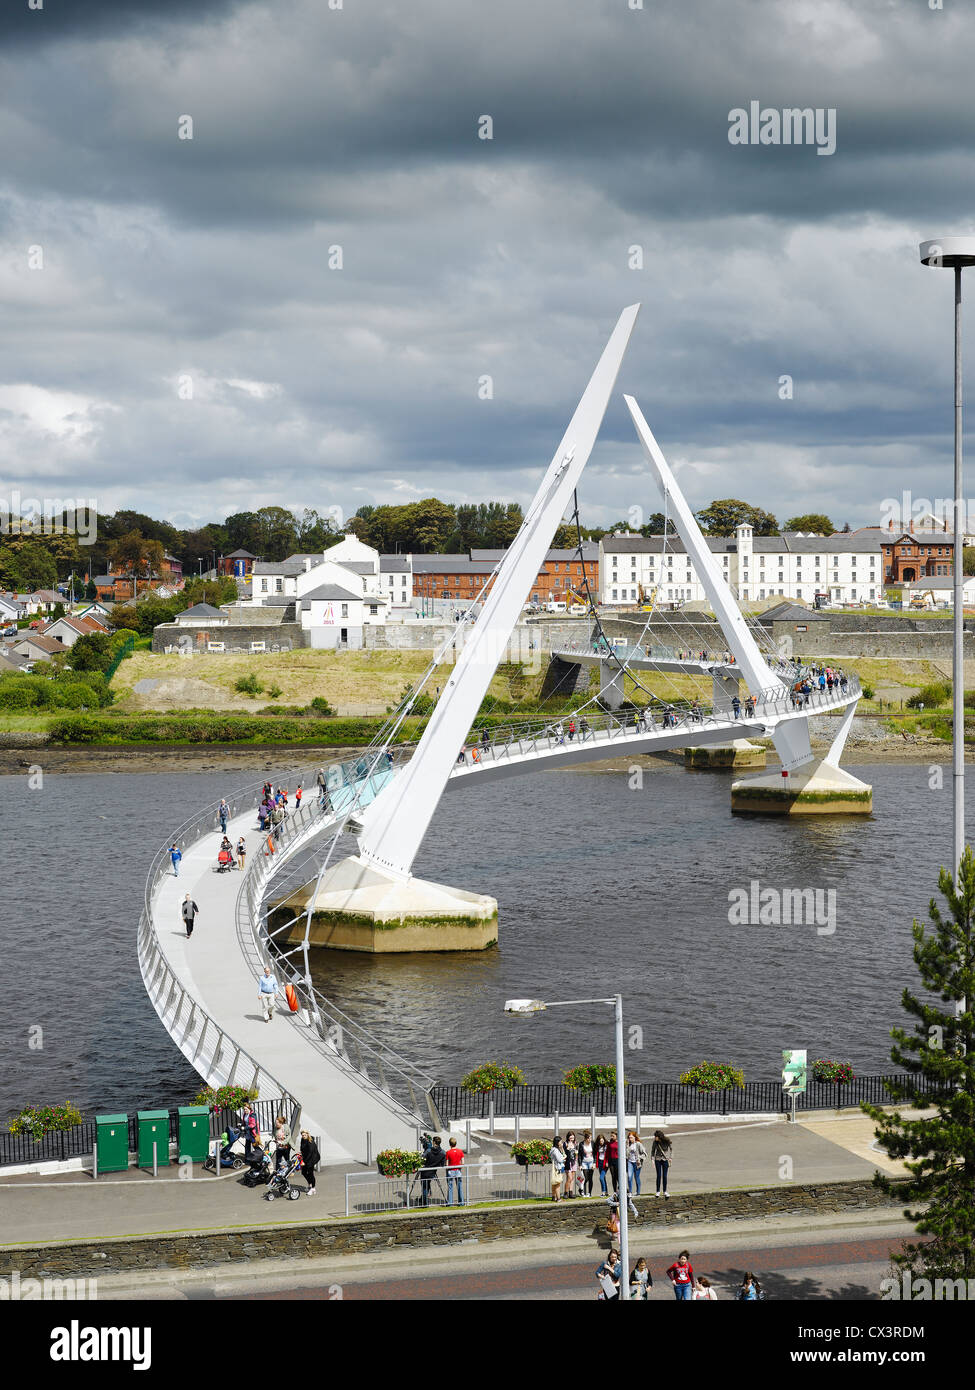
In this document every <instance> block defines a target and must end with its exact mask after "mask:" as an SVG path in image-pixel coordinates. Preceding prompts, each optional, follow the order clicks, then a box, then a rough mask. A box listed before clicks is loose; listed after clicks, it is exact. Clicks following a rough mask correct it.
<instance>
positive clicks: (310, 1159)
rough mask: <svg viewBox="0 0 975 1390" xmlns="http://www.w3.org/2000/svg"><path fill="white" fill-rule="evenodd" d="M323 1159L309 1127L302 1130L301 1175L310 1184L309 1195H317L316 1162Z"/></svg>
mask: <svg viewBox="0 0 975 1390" xmlns="http://www.w3.org/2000/svg"><path fill="white" fill-rule="evenodd" d="M321 1161H322V1156H321V1154H320V1153H319V1152H318V1145H317V1144H316V1143H315V1141H314V1139H313V1138H312V1137H311V1135H310V1134H309V1133H308V1131H307V1129H303V1130H302V1131H301V1176H302V1177H303V1178H304V1180H305V1182H306V1183H307V1184H308V1193H307V1195H308V1196H309V1197H314V1195H315V1164H316V1163H320V1162H321Z"/></svg>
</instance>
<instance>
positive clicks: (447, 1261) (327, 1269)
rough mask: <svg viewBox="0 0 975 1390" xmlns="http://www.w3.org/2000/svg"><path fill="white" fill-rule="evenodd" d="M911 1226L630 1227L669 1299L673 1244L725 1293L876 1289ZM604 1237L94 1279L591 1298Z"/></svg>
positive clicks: (358, 1294) (864, 1293)
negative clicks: (749, 1278)
mask: <svg viewBox="0 0 975 1390" xmlns="http://www.w3.org/2000/svg"><path fill="white" fill-rule="evenodd" d="M909 1234H910V1228H909V1227H908V1226H907V1224H906V1223H905V1222H904V1221H903V1220H902V1219H901V1218H900V1217H899V1216H898V1215H897V1214H896V1213H887V1212H885V1213H884V1214H883V1215H882V1216H881V1215H880V1214H878V1213H872V1214H871V1213H862V1214H858V1215H856V1216H852V1215H847V1216H846V1217H837V1216H828V1217H818V1218H817V1217H813V1218H804V1219H801V1220H799V1219H794V1220H788V1219H785V1220H779V1221H775V1220H771V1219H768V1218H766V1219H764V1220H762V1221H755V1222H748V1223H746V1222H741V1223H738V1222H736V1223H735V1228H734V1229H733V1230H729V1229H728V1226H727V1225H726V1224H723V1225H722V1226H716V1225H714V1224H711V1225H710V1226H703V1225H702V1226H698V1227H692V1226H690V1225H688V1226H680V1227H676V1228H673V1229H671V1230H667V1231H664V1232H661V1231H660V1230H659V1229H656V1230H654V1231H653V1232H651V1231H650V1230H649V1229H648V1230H647V1231H646V1233H645V1234H644V1233H643V1232H641V1230H640V1228H639V1226H637V1227H636V1228H635V1229H633V1230H632V1231H631V1240H630V1250H631V1255H632V1258H633V1260H634V1261H635V1260H636V1258H637V1257H638V1256H640V1255H641V1254H642V1255H644V1256H645V1257H646V1259H647V1261H648V1263H649V1265H650V1269H651V1271H652V1273H653V1277H654V1281H655V1287H654V1290H653V1294H652V1298H653V1299H654V1300H656V1301H661V1300H662V1301H665V1302H674V1301H675V1300H674V1298H673V1295H672V1293H671V1290H670V1287H669V1285H668V1284H667V1281H666V1277H665V1273H664V1271H665V1270H666V1268H667V1266H668V1265H669V1264H671V1263H672V1262H673V1260H674V1259H675V1257H676V1255H677V1253H678V1251H679V1250H681V1249H683V1248H684V1247H686V1248H687V1249H688V1250H689V1251H690V1253H691V1263H692V1265H693V1267H694V1270H695V1273H697V1274H699V1275H700V1274H707V1276H708V1277H709V1278H710V1279H711V1280H712V1282H713V1284H714V1285H715V1288H716V1290H717V1293H718V1298H719V1299H720V1300H722V1301H726V1300H728V1299H730V1298H731V1297H732V1296H733V1290H734V1289H735V1288H736V1287H737V1285H738V1284H739V1282H740V1280H741V1276H742V1273H743V1272H744V1271H745V1270H746V1269H748V1270H753V1271H754V1272H756V1273H757V1274H758V1275H759V1277H760V1279H761V1280H762V1282H763V1284H764V1287H765V1289H766V1291H767V1295H768V1298H769V1299H771V1300H776V1301H781V1300H800V1301H804V1300H828V1301H837V1300H870V1299H877V1298H879V1290H880V1281H881V1280H882V1279H883V1278H885V1277H886V1275H887V1273H888V1269H889V1253H890V1251H891V1249H893V1248H895V1247H896V1246H897V1245H898V1244H899V1242H900V1241H901V1240H902V1239H903V1238H904V1237H905V1236H906V1235H909ZM606 1244H607V1242H605V1241H603V1242H601V1243H600V1244H597V1243H596V1241H594V1240H593V1239H592V1238H591V1237H589V1236H583V1235H577V1236H571V1237H562V1238H561V1239H558V1240H552V1239H549V1238H546V1239H543V1240H537V1241H525V1242H517V1241H504V1242H498V1243H494V1244H491V1245H478V1244H462V1245H452V1246H448V1247H442V1248H440V1249H419V1250H404V1249H399V1250H396V1251H390V1252H386V1251H383V1252H377V1253H376V1254H375V1255H370V1256H368V1257H365V1256H347V1257H345V1258H342V1259H329V1260H309V1261H302V1262H301V1264H300V1265H298V1266H297V1267H296V1265H295V1262H293V1261H291V1262H289V1261H284V1260H281V1261H274V1262H267V1261H264V1262H262V1263H261V1264H260V1265H259V1266H250V1267H247V1268H236V1269H227V1268H226V1267H224V1268H222V1269H221V1270H220V1271H219V1272H215V1273H212V1274H210V1273H201V1272H196V1273H193V1274H182V1273H178V1272H172V1271H160V1272H159V1273H158V1274H155V1275H148V1276H142V1278H141V1280H140V1282H138V1283H135V1284H134V1283H133V1282H132V1281H131V1278H130V1277H127V1276H117V1277H116V1279H114V1280H110V1281H106V1282H105V1283H102V1282H101V1281H100V1283H99V1297H100V1298H101V1299H105V1298H109V1299H111V1298H113V1297H126V1298H131V1297H142V1298H148V1299H172V1298H176V1299H191V1300H198V1299H204V1300H207V1299H217V1300H222V1299H271V1300H292V1299H300V1300H304V1299H322V1300H337V1299H343V1300H346V1301H376V1300H388V1299H392V1300H396V1301H438V1300H441V1299H450V1300H451V1301H454V1302H456V1301H458V1300H461V1301H469V1302H477V1301H484V1300H492V1301H493V1300H511V1299H518V1300H525V1299H527V1300H544V1299H571V1300H576V1301H586V1300H593V1299H594V1298H595V1295H596V1292H597V1290H596V1283H595V1279H594V1271H595V1268H596V1265H597V1264H598V1263H599V1262H600V1260H601V1259H602V1257H603V1248H604V1247H605V1245H606Z"/></svg>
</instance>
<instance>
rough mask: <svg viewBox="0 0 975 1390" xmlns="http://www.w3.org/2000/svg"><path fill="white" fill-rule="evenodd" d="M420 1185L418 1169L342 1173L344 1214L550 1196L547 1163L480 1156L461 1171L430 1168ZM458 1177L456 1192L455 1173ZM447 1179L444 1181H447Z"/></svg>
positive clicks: (420, 1208) (420, 1176)
mask: <svg viewBox="0 0 975 1390" xmlns="http://www.w3.org/2000/svg"><path fill="white" fill-rule="evenodd" d="M431 1171H432V1173H433V1176H432V1177H430V1178H429V1180H428V1181H427V1182H425V1181H424V1178H423V1176H422V1170H421V1171H420V1172H416V1173H409V1174H408V1175H407V1176H405V1177H401V1178H384V1177H383V1176H382V1174H377V1173H346V1175H345V1214H346V1216H353V1215H358V1214H362V1213H365V1212H376V1211H415V1210H421V1211H422V1210H424V1209H425V1208H428V1207H448V1206H456V1207H470V1206H476V1205H477V1204H478V1203H481V1202H512V1201H522V1200H528V1201H536V1202H537V1201H541V1200H544V1199H546V1198H548V1197H550V1196H551V1176H550V1174H551V1170H550V1168H549V1165H548V1164H547V1163H546V1164H539V1165H535V1166H533V1167H529V1166H523V1165H522V1164H520V1163H514V1162H500V1163H499V1162H496V1161H495V1160H493V1159H489V1158H485V1159H484V1160H483V1161H482V1162H479V1163H465V1164H463V1165H462V1166H461V1167H460V1168H454V1169H447V1168H435V1169H433V1170H431ZM458 1173H459V1174H460V1183H461V1186H460V1192H462V1193H463V1196H462V1197H461V1195H460V1192H459V1191H458V1185H457V1178H456V1174H458ZM448 1179H449V1180H448Z"/></svg>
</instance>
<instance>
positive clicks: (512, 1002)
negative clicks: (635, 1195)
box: [504, 994, 630, 1299]
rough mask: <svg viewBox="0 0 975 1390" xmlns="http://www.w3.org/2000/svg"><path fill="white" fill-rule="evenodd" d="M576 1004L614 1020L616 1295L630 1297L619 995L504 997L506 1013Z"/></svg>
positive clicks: (524, 1012) (621, 1033) (621, 998)
mask: <svg viewBox="0 0 975 1390" xmlns="http://www.w3.org/2000/svg"><path fill="white" fill-rule="evenodd" d="M577 1004H612V1006H613V1010H614V1016H615V1019H616V1195H617V1197H618V1198H619V1207H620V1298H622V1299H628V1298H629V1296H630V1221H629V1208H628V1203H629V1191H628V1189H627V1171H626V1114H625V1109H626V1107H625V1104H624V1093H623V1085H624V1081H623V996H622V995H620V994H614V995H613V996H612V998H610V999H556V1000H548V1001H544V1000H542V999H506V1000H505V1005H504V1011H505V1013H506V1014H538V1013H542V1012H544V1010H545V1009H567V1008H571V1007H573V1006H574V1005H577Z"/></svg>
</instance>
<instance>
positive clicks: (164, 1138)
mask: <svg viewBox="0 0 975 1390" xmlns="http://www.w3.org/2000/svg"><path fill="white" fill-rule="evenodd" d="M136 1118H137V1119H138V1121H139V1167H140V1168H151V1167H152V1146H153V1144H155V1145H156V1162H157V1164H158V1165H159V1166H160V1167H161V1166H162V1165H163V1164H164V1163H168V1162H169V1111H168V1110H140V1111H139V1113H138V1116H137V1117H136Z"/></svg>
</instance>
